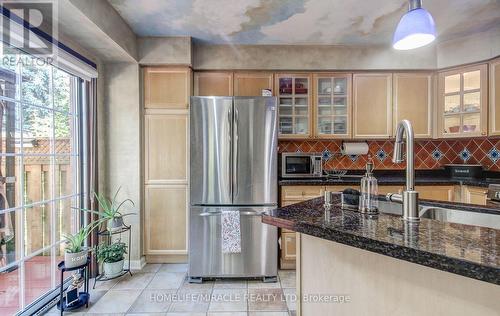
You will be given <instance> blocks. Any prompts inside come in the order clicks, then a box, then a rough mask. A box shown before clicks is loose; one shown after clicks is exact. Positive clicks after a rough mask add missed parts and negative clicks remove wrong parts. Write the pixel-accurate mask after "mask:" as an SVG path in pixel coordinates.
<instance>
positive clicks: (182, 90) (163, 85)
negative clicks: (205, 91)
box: [144, 67, 191, 109]
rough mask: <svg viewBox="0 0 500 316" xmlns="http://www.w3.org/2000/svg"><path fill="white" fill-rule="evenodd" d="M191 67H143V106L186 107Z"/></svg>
mask: <svg viewBox="0 0 500 316" xmlns="http://www.w3.org/2000/svg"><path fill="white" fill-rule="evenodd" d="M190 82H191V69H189V68H165V67H148V68H145V69H144V108H146V109H187V108H188V104H189V96H190V95H191V88H190V87H191V84H190Z"/></svg>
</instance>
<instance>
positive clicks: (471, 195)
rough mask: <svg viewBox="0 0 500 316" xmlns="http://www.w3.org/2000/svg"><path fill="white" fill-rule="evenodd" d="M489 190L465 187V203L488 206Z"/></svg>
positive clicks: (463, 190)
mask: <svg viewBox="0 0 500 316" xmlns="http://www.w3.org/2000/svg"><path fill="white" fill-rule="evenodd" d="M487 194H488V190H487V189H486V188H481V187H471V186H463V189H462V198H463V203H469V204H477V205H486V203H487Z"/></svg>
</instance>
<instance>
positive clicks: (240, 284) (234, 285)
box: [214, 279, 247, 289]
mask: <svg viewBox="0 0 500 316" xmlns="http://www.w3.org/2000/svg"><path fill="white" fill-rule="evenodd" d="M246 288H247V281H246V280H241V279H220V280H216V281H215V284H214V289H246Z"/></svg>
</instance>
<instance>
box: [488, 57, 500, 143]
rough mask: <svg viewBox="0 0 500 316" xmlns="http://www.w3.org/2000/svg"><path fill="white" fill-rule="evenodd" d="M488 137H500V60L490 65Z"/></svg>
mask: <svg viewBox="0 0 500 316" xmlns="http://www.w3.org/2000/svg"><path fill="white" fill-rule="evenodd" d="M489 105H490V106H489V108H490V113H489V116H490V135H500V59H497V60H495V61H493V62H491V63H490V104H489Z"/></svg>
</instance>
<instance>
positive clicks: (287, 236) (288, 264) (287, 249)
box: [280, 232, 297, 269]
mask: <svg viewBox="0 0 500 316" xmlns="http://www.w3.org/2000/svg"><path fill="white" fill-rule="evenodd" d="M296 244H297V238H296V234H295V232H282V233H281V251H280V254H281V256H280V267H281V269H295V267H296V258H297V245H296Z"/></svg>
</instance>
